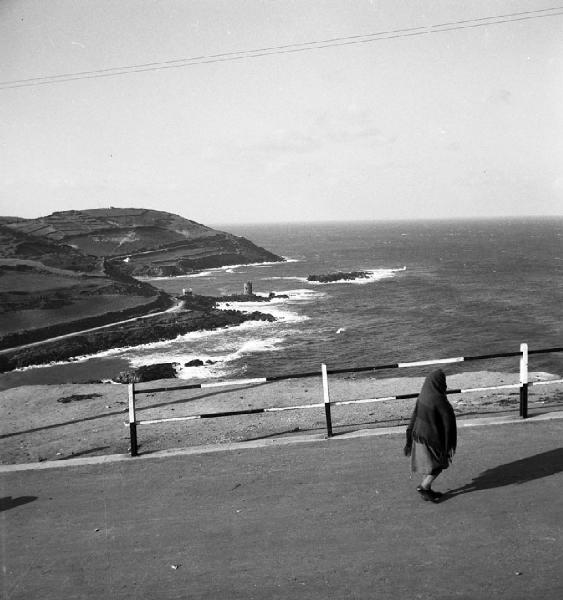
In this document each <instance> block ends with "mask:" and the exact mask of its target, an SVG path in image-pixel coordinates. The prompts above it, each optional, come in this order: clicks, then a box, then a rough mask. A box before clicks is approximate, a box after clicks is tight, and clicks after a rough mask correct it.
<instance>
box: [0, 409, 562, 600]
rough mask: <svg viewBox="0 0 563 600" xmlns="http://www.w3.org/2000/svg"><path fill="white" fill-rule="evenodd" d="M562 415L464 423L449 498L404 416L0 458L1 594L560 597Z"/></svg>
mask: <svg viewBox="0 0 563 600" xmlns="http://www.w3.org/2000/svg"><path fill="white" fill-rule="evenodd" d="M561 416H562V415H561V413H557V414H553V413H552V414H551V415H543V416H539V417H534V418H533V419H529V420H527V421H525V422H522V421H518V420H514V419H506V418H505V419H497V420H494V419H479V420H475V421H467V420H465V421H459V426H460V431H459V448H458V452H457V454H456V456H455V459H454V463H453V464H452V466H451V468H450V469H448V470H447V471H446V472H444V473H443V475H441V476H440V478H439V479H438V480H437V481H436V484H435V488H436V489H438V490H441V491H443V492H446V495H445V496H444V498H443V500H442V502H440V503H439V504H433V503H430V502H425V501H424V500H423V499H422V498H421V497H420V496H419V495H418V493H417V492H416V490H415V487H416V484H417V483H418V481H417V480H416V479H410V478H409V465H408V459H406V458H405V457H404V456H403V454H402V448H403V442H404V439H403V438H404V436H403V429H401V430H397V429H389V430H364V431H362V432H355V433H349V434H346V435H342V436H337V437H335V438H333V439H330V440H327V439H324V438H323V437H322V436H308V437H299V438H292V439H285V440H278V441H275V442H274V441H271V440H270V441H262V442H261V443H258V442H254V443H252V444H235V445H230V446H227V445H224V446H221V447H203V448H199V449H197V448H190V449H187V450H178V451H175V452H162V453H158V454H153V455H146V456H141V457H138V458H129V457H127V456H125V455H115V456H106V457H102V458H99V459H96V460H90V459H89V460H86V459H75V460H73V461H64V462H62V461H59V462H53V463H40V464H36V465H11V466H8V465H5V466H3V467H2V469H1V470H0V490H1V493H0V496H1V510H2V512H1V520H2V525H1V536H2V539H1V541H2V544H1V552H2V556H1V559H2V586H1V590H2V598H4V599H10V600H12V599H45V600H50V599H55V598H56V599H57V600H61V599H64V600H66V599H75V598H76V599H90V598H92V599H94V598H95V599H96V600H100V599H106V598H107V599H144V598H147V599H148V598H151V599H157V600H166V599H172V598H177V599H196V598H197V599H199V598H205V599H209V600H222V599H225V600H227V599H229V600H238V599H241V600H242V599H245V600H247V599H248V600H250V599H278V598H279V599H281V598H283V599H286V598H287V599H290V598H291V599H294V598H299V599H309V598H310V599H315V600H317V599H318V600H320V599H323V600H324V599H329V598H330V599H332V598H334V599H364V598H366V599H367V598H370V599H371V598H377V599H378V600H379V599H383V600H385V599H388V598H393V599H395V598H401V599H402V598H416V599H424V600H426V599H428V600H430V599H432V600H442V599H444V600H445V599H448V600H449V599H454V598H455V599H464V600H466V599H467V600H468V599H481V598H482V599H489V598H495V599H497V598H498V599H510V600H519V599H522V600H523V599H526V600H528V599H529V598H542V599H543V600H551V599H555V598H557V599H558V600H559V599H560V598H561V597H563V570H562V569H561V560H562V558H563V500H562V490H563V444H562V435H561V434H562V429H563V420H562V419H561ZM485 425H487V426H485Z"/></svg>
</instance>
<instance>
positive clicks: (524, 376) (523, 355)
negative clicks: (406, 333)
mask: <svg viewBox="0 0 563 600" xmlns="http://www.w3.org/2000/svg"><path fill="white" fill-rule="evenodd" d="M554 352H563V347H557V348H543V349H538V350H528V344H526V343H523V344H520V351H519V352H499V353H494V354H481V355H475V356H457V357H453V358H437V359H431V360H418V361H412V362H399V363H391V364H386V365H376V366H370V367H355V368H348V369H346V368H344V369H330V370H329V369H327V367H326V365H325V364H324V363H323V364H322V365H321V371H320V376H321V378H322V386H323V402H319V403H315V404H300V405H295V406H274V407H263V408H251V409H246V410H232V411H223V412H214V413H201V414H197V415H188V416H183V417H165V418H160V419H146V420H137V411H136V403H135V399H136V396H138V395H140V394H149V393H160V392H171V391H178V390H192V389H204V388H216V387H227V386H240V385H248V384H259V383H271V382H275V381H283V380H289V379H302V378H310V377H318V376H319V371H313V372H308V373H294V374H290V375H279V376H273V377H254V378H250V379H235V380H230V381H217V382H212V383H194V384H187V385H182V386H175V387H173V388H171V387H159V388H143V389H136V388H135V384H134V383H130V384H129V388H128V389H129V432H130V440H131V448H130V451H131V456H137V455H138V440H137V426H140V425H143V426H144V425H153V424H156V423H168V422H174V421H192V420H196V419H216V418H221V417H232V416H237V415H255V414H260V413H275V412H284V411H290V410H309V409H318V408H324V414H325V421H326V430H327V437H329V438H330V437H332V436H333V431H332V414H331V408H332V406H343V405H349V404H366V403H372V402H387V401H391V400H405V399H410V398H416V397H417V396H418V392H413V393H408V394H397V395H395V396H384V397H378V398H361V399H357V400H338V401H331V400H330V392H329V383H328V376H329V375H336V374H343V373H367V372H373V371H381V370H389V369H402V368H410V367H421V366H430V365H441V364H452V363H461V362H470V361H475V360H487V359H493V358H507V357H515V356H518V357H520V374H519V375H520V376H519V382H518V383H514V384H506V385H496V386H488V387H475V388H464V389H461V388H460V389H448V390H447V391H446V394H465V393H470V392H482V391H488V390H500V389H515V388H519V390H520V402H519V415H520V417H522V418H523V419H526V418H527V417H528V388H529V386H532V385H549V384H555V383H563V379H550V380H548V381H535V382H530V381H529V380H528V357H529V355H531V354H549V353H554Z"/></svg>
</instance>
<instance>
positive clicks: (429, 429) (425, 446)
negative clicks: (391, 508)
mask: <svg viewBox="0 0 563 600" xmlns="http://www.w3.org/2000/svg"><path fill="white" fill-rule="evenodd" d="M446 389H447V386H446V376H445V374H444V372H443V371H442V369H436V370H435V371H433V372H432V373H430V375H428V377H427V378H426V379H425V380H424V383H423V385H422V389H421V390H420V394H419V395H418V398H417V400H416V404H415V407H414V410H413V412H412V416H411V420H410V423H409V426H408V427H407V443H406V445H405V449H404V452H405V456H410V457H411V470H412V472H413V473H420V474H421V475H423V476H424V477H423V479H422V482H421V484H420V485H419V486H418V487H417V488H416V489H417V491H418V492H419V494H420V495H421V496H422V497H423V498H424V500H429V501H431V502H438V501H439V500H440V497H441V496H442V494H440V493H439V492H435V491H434V490H433V489H432V483H433V481H434V480H435V479H436V477H438V475H439V474H440V473H441V472H442V471H443V470H444V469H447V468H448V467H449V466H450V463H451V461H452V458H453V455H454V453H455V449H456V444H457V427H456V420H455V414H454V410H453V408H452V405H451V404H450V403H449V402H448V398H447V397H446Z"/></svg>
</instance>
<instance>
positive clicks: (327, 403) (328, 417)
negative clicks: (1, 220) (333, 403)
mask: <svg viewBox="0 0 563 600" xmlns="http://www.w3.org/2000/svg"><path fill="white" fill-rule="evenodd" d="M321 372H322V375H323V398H324V405H325V418H326V435H327V437H332V416H331V414H330V395H329V393H328V374H327V370H326V365H325V364H324V363H323V364H322V365H321Z"/></svg>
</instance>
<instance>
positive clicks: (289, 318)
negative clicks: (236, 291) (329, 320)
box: [217, 299, 309, 323]
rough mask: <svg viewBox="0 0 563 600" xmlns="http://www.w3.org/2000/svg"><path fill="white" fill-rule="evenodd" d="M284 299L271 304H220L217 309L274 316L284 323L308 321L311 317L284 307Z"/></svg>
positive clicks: (273, 301)
mask: <svg viewBox="0 0 563 600" xmlns="http://www.w3.org/2000/svg"><path fill="white" fill-rule="evenodd" d="M284 304H285V303H284V302H283V299H279V301H276V300H272V301H270V302H220V303H218V304H217V308H219V309H220V310H238V311H240V312H243V313H251V312H255V311H259V312H261V313H265V314H267V315H272V316H273V317H275V318H276V320H277V321H279V322H282V323H298V322H300V321H307V320H308V319H309V317H306V316H304V315H298V314H297V313H294V312H292V311H290V310H288V309H287V308H286V307H285V306H284Z"/></svg>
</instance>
